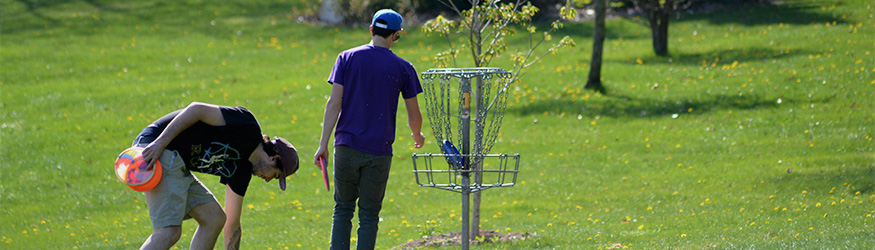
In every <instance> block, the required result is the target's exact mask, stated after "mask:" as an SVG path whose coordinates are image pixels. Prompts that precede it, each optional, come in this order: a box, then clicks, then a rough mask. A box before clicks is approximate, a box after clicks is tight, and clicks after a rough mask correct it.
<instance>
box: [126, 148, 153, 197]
mask: <svg viewBox="0 0 875 250" xmlns="http://www.w3.org/2000/svg"><path fill="white" fill-rule="evenodd" d="M147 167H149V163H147V162H146V161H144V160H143V148H140V147H131V148H128V149H125V151H123V152H122V153H121V154H120V155H119V156H118V159H116V160H115V175H116V177H118V179H119V180H121V181H122V183H124V184H126V185H128V187H130V188H131V189H133V190H134V191H139V192H145V191H149V190H152V188H155V186H156V185H158V182H159V181H161V162H155V167H154V168H152V170H146V168H147Z"/></svg>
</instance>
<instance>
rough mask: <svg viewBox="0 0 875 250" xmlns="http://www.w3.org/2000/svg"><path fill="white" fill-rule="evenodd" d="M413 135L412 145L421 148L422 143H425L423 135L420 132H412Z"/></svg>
mask: <svg viewBox="0 0 875 250" xmlns="http://www.w3.org/2000/svg"><path fill="white" fill-rule="evenodd" d="M412 136H413V147H414V148H422V145H424V144H425V136H424V135H422V133H421V132H420V133H419V134H415V133H414V134H412Z"/></svg>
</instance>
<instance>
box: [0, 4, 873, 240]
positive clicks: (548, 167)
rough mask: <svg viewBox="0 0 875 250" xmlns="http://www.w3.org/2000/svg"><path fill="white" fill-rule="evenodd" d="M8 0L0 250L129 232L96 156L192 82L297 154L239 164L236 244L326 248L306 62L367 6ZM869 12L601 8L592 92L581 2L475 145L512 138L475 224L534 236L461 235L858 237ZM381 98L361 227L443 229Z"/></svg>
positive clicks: (350, 34) (451, 200) (414, 46)
mask: <svg viewBox="0 0 875 250" xmlns="http://www.w3.org/2000/svg"><path fill="white" fill-rule="evenodd" d="M26 2H32V1H0V18H2V20H0V56H2V57H0V59H2V61H0V107H2V112H0V207H2V214H0V249H136V248H138V247H139V245H140V244H141V243H142V242H143V240H145V238H146V237H147V236H148V235H149V233H150V232H151V224H150V221H149V217H148V212H147V209H146V204H145V201H144V198H143V195H142V194H139V193H137V192H134V191H131V190H130V189H128V188H127V187H125V186H124V185H123V184H121V183H120V182H118V181H117V180H116V178H115V177H114V176H113V173H112V171H111V165H112V163H113V162H114V160H115V157H116V156H117V155H118V153H120V152H121V151H122V150H123V149H125V148H126V147H127V146H128V145H130V142H131V140H132V139H133V137H134V136H135V135H136V134H137V133H138V132H139V131H140V130H141V129H142V128H143V127H144V126H146V125H147V124H148V123H149V122H151V121H152V120H154V119H156V118H158V117H160V116H161V115H163V114H165V113H167V112H170V111H173V110H175V109H178V108H181V107H184V106H185V105H186V104H188V103H190V102H193V101H200V102H209V103H216V104H221V105H242V106H246V107H247V108H249V109H250V110H252V111H253V113H255V114H256V116H257V117H258V119H259V120H260V122H261V125H262V128H263V131H264V132H265V133H267V134H269V135H280V136H283V137H285V138H288V139H289V140H290V141H291V142H292V143H294V144H295V145H296V146H297V147H298V150H299V151H300V153H301V155H302V161H301V163H302V164H303V166H304V168H302V169H301V170H300V171H299V172H298V174H296V175H294V176H292V177H290V179H289V182H290V183H289V185H290V187H289V190H288V191H286V192H280V191H279V190H278V189H277V188H276V183H268V184H264V183H259V182H257V181H254V182H253V183H252V185H251V187H250V190H251V191H250V192H249V195H247V197H246V200H245V203H246V205H245V211H244V217H243V232H244V237H243V242H242V245H244V246H245V248H247V249H327V248H328V247H327V246H328V242H329V234H330V226H331V224H330V223H331V214H332V206H333V200H332V195H331V194H330V193H328V192H325V191H324V188H323V187H322V184H321V177H320V176H319V173H318V168H315V167H311V166H310V164H309V162H310V161H311V160H310V158H309V157H310V156H311V155H312V154H313V153H314V152H315V150H316V146H317V144H318V139H319V132H320V130H321V127H320V123H321V120H322V110H323V107H324V104H325V101H326V100H327V95H328V93H329V91H330V85H328V84H326V83H325V79H326V78H327V76H328V73H329V71H330V69H331V67H332V65H333V63H334V59H335V56H336V55H337V53H339V52H340V51H342V50H344V49H347V48H349V47H353V46H356V45H359V44H363V43H366V42H368V40H369V37H368V34H367V29H366V27H365V26H363V25H359V26H356V27H324V26H319V25H313V24H310V23H307V22H302V21H300V20H299V18H298V15H297V13H301V12H302V11H306V10H308V9H312V8H314V7H313V5H314V4H312V3H305V2H304V1H303V0H285V1H274V2H271V3H260V4H253V3H249V1H224V2H221V3H209V2H205V1H194V0H189V1H158V0H156V1H139V2H135V3H110V2H108V1H69V2H67V1H57V2H56V1H40V2H37V3H35V4H24V3H26ZM873 15H875V4H872V3H870V2H868V1H864V0H844V1H839V0H828V1H783V2H782V3H781V4H779V5H774V6H741V7H737V8H734V9H732V10H724V11H719V12H714V13H702V14H694V15H684V16H683V17H682V19H679V20H674V21H673V22H672V24H671V28H670V35H671V36H670V45H669V46H670V47H669V49H670V51H671V55H670V56H668V57H656V56H654V55H653V52H652V49H651V48H650V33H649V30H648V29H647V28H646V27H644V26H641V25H639V24H637V23H635V22H632V21H628V20H622V19H615V20H609V21H608V27H607V29H608V35H607V40H606V47H605V65H604V67H603V72H602V76H603V78H604V83H605V85H606V87H607V88H608V89H609V91H610V93H609V95H599V94H595V93H592V92H589V91H585V90H583V89H582V87H583V85H584V84H585V83H586V75H587V74H588V71H589V60H590V58H589V57H590V54H591V40H590V37H591V34H592V23H591V22H587V23H568V24H567V25H566V29H565V30H563V31H562V32H561V33H563V35H570V36H572V37H573V38H574V39H575V40H576V42H577V48H574V49H570V50H564V51H562V52H560V53H557V54H555V55H552V56H549V57H547V58H546V59H545V60H544V61H543V62H541V63H539V64H536V65H535V66H533V67H532V68H530V69H529V70H528V71H527V72H526V75H525V77H524V78H523V81H522V82H519V83H516V84H515V85H514V86H512V87H511V88H512V89H513V91H512V92H511V96H510V98H509V106H508V108H507V110H506V112H505V117H504V123H503V124H504V126H503V127H502V130H501V135H500V137H499V138H498V140H499V141H498V142H497V143H496V146H495V148H493V150H492V152H493V153H519V154H521V155H522V162H521V171H522V172H521V173H520V176H519V181H518V183H517V184H516V185H515V186H514V187H512V188H500V189H490V190H487V191H485V192H484V203H483V210H482V217H483V220H482V222H481V224H482V225H481V229H482V230H491V231H500V232H531V233H536V234H537V237H534V238H530V239H528V240H524V241H516V242H510V243H500V244H485V245H478V246H476V249H609V248H628V249H711V248H716V249H873V248H875V218H873V214H875V153H873V152H875V151H873V149H875V142H873V137H875V131H873V129H875V120H873V118H875V102H873V100H875V54H873V52H875V17H873ZM406 30H408V32H409V35H407V36H404V37H403V38H402V40H401V41H400V42H399V43H398V44H396V47H394V48H393V51H395V52H396V53H397V54H398V55H400V56H402V57H404V58H406V59H408V60H409V61H410V62H412V63H413V64H414V65H415V66H416V67H417V69H418V70H419V71H425V70H427V69H429V68H433V67H434V66H433V65H432V63H431V56H432V55H433V54H435V53H437V52H439V51H440V50H441V49H442V48H445V47H446V45H445V43H444V42H443V41H444V40H442V39H441V38H438V37H426V36H424V34H423V33H422V32H421V31H420V30H419V29H418V28H415V27H410V28H407V29H406ZM493 66H499V67H507V65H505V64H502V63H501V62H496V64H495V65H493ZM420 103H423V102H422V101H420ZM399 113H401V114H400V115H399V125H398V128H399V130H398V135H399V138H398V140H397V141H396V144H395V159H396V161H395V162H394V164H393V167H394V169H393V171H392V178H390V183H389V190H388V191H387V197H386V201H385V202H384V209H383V212H382V214H381V217H382V219H383V221H382V223H381V224H380V226H381V228H380V233H379V238H378V248H379V249H389V248H392V247H394V246H397V245H400V244H403V243H405V242H408V241H410V240H413V239H419V238H421V237H423V236H428V235H434V234H442V233H448V232H452V231H458V230H459V229H460V222H459V220H460V216H461V215H460V214H461V205H460V196H459V195H458V194H455V193H451V192H446V191H441V190H437V189H430V188H422V187H419V186H418V185H416V183H415V180H414V176H413V174H412V173H411V170H412V161H411V157H410V155H411V154H412V153H414V152H416V153H428V152H433V153H437V152H438V146H437V143H436V142H435V141H434V139H431V140H429V141H427V145H426V146H425V147H424V148H423V149H419V150H413V149H412V140H411V139H410V137H409V136H408V134H409V131H408V130H407V129H406V118H405V117H404V112H403V105H402V110H401V111H399ZM424 127H425V132H426V134H428V133H430V129H428V125H427V124H426V125H425V126H424ZM199 178H200V179H201V180H202V181H203V182H204V183H205V184H206V185H207V186H208V187H209V188H210V189H211V190H213V191H214V192H216V193H218V194H221V192H223V190H224V188H223V187H221V186H220V184H219V182H218V178H215V177H211V176H205V175H200V176H199ZM219 198H220V201H221V199H222V195H219ZM194 229H195V223H194V222H190V221H189V222H186V223H185V225H183V239H181V240H180V242H179V243H178V244H177V247H179V248H181V249H187V248H188V243H187V242H188V241H189V240H190V239H191V235H192V234H193V233H194Z"/></svg>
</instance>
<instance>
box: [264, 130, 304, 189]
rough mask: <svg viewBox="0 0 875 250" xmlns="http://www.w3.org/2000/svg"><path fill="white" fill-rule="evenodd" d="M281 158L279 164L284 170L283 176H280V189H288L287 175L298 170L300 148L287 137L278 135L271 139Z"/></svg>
mask: <svg viewBox="0 0 875 250" xmlns="http://www.w3.org/2000/svg"><path fill="white" fill-rule="evenodd" d="M271 143H272V144H273V146H274V148H276V152H277V154H279V156H280V159H279V162H278V164H277V166H280V167H281V168H282V170H283V177H282V178H279V182H280V189H282V190H283V191H286V177H288V176H289V175H292V174H294V173H295V172H297V171H298V150H297V149H295V146H294V145H292V143H290V142H289V141H287V140H286V139H283V138H282V137H279V136H276V137H274V138H273V140H272V141H271Z"/></svg>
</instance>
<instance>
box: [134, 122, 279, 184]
mask: <svg viewBox="0 0 875 250" xmlns="http://www.w3.org/2000/svg"><path fill="white" fill-rule="evenodd" d="M220 110H221V111H222V115H223V116H224V117H225V125H224V126H211V125H208V124H206V123H203V122H197V123H195V124H194V125H192V126H191V127H189V128H188V129H186V130H184V131H182V133H180V134H179V135H178V136H176V138H174V139H173V141H171V142H170V144H169V145H167V149H170V150H176V151H177V152H179V155H180V156H181V158H182V160H185V167H186V168H187V169H188V170H190V171H195V172H201V173H207V174H211V175H218V176H220V177H221V178H220V182H221V183H222V184H227V185H228V186H230V187H231V190H233V191H234V192H235V193H237V194H238V195H240V196H245V195H246V189H247V188H248V187H249V181H250V180H251V179H252V163H250V162H249V156H250V155H251V154H252V152H253V151H255V148H256V147H258V144H259V143H261V142H262V136H261V127H260V126H259V125H258V121H257V120H256V119H255V116H253V115H252V113H250V112H249V110H247V109H246V108H244V107H220ZM179 112H180V110H177V111H174V112H172V113H170V114H167V115H165V116H164V117H161V118H160V119H158V120H157V121H155V122H153V123H152V124H151V125H149V127H148V128H146V130H144V132H143V135H144V136H146V137H153V138H157V137H158V135H160V134H161V131H164V129H165V128H167V125H168V124H170V121H171V120H173V118H174V117H176V115H178V114H179Z"/></svg>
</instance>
